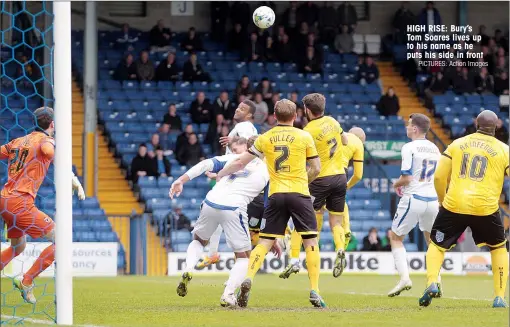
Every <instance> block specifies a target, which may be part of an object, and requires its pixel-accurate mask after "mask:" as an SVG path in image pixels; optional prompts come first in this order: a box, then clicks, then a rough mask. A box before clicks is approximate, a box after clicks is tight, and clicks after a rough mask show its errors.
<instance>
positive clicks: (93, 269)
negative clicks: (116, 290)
mask: <svg viewBox="0 0 510 327" xmlns="http://www.w3.org/2000/svg"><path fill="white" fill-rule="evenodd" d="M50 244H51V243H47V242H44V243H43V242H29V243H27V247H26V249H25V251H23V253H22V254H20V255H19V256H17V257H16V258H15V259H14V260H13V261H11V263H10V264H9V265H7V267H5V269H4V270H3V272H2V277H11V278H13V277H16V276H19V275H20V273H22V272H23V273H24V272H26V271H27V270H28V269H29V268H30V267H31V266H32V264H33V263H34V262H35V260H36V259H37V258H38V257H39V255H40V254H41V252H42V250H44V249H45V248H46V247H48V246H49V245H50ZM8 246H9V244H8V243H1V248H2V249H6V248H7V247H8ZM118 246H119V245H118V243H115V242H112V243H106V242H94V243H86V242H76V243H73V246H72V264H73V276H74V277H107V276H108V277H111V276H117V251H118ZM54 273H55V263H53V264H52V265H51V266H50V267H48V269H46V270H45V271H43V272H42V273H41V275H40V276H41V277H53V276H54Z"/></svg>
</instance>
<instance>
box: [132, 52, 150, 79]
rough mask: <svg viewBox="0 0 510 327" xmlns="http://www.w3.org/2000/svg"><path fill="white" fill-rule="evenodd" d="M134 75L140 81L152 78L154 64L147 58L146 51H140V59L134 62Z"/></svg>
mask: <svg viewBox="0 0 510 327" xmlns="http://www.w3.org/2000/svg"><path fill="white" fill-rule="evenodd" d="M136 76H137V77H138V79H139V80H140V81H152V80H153V79H154V64H153V63H152V61H150V60H149V53H148V52H147V51H142V53H141V54H140V59H139V60H138V61H137V63H136Z"/></svg>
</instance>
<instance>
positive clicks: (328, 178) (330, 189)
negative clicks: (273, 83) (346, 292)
mask: <svg viewBox="0 0 510 327" xmlns="http://www.w3.org/2000/svg"><path fill="white" fill-rule="evenodd" d="M303 104H304V107H305V111H306V116H307V117H308V120H309V121H310V122H309V123H308V125H306V127H305V128H304V130H305V131H307V132H309V133H310V134H311V135H312V138H313V141H314V143H315V147H316V148H317V153H318V154H319V158H320V162H321V171H320V173H319V176H317V178H316V179H315V180H314V181H313V182H311V183H310V194H311V196H312V198H313V199H314V200H313V208H314V210H315V216H316V219H317V230H318V231H319V233H320V231H321V229H322V224H323V210H322V208H323V207H324V206H326V209H327V210H328V211H329V218H330V219H329V220H330V223H331V229H332V231H333V240H334V242H335V246H336V248H337V258H336V260H335V269H334V272H335V271H336V272H339V273H338V274H336V275H335V274H333V276H335V277H338V276H339V275H340V274H341V271H342V270H343V263H344V260H345V253H344V243H345V234H344V231H343V228H342V226H341V223H342V215H343V212H344V206H345V192H346V190H347V178H346V176H345V169H344V167H343V166H342V157H343V155H342V153H343V146H344V145H347V136H345V135H344V132H343V129H342V127H341V126H340V123H338V121H336V120H335V119H334V118H332V117H329V116H325V115H324V113H325V110H326V98H325V97H324V96H323V95H322V94H319V93H311V94H308V95H307V96H305V97H304V98H303ZM293 234H294V235H296V232H294V233H293ZM300 248H301V239H300V238H299V236H294V244H292V238H291V252H294V253H293V254H294V256H296V258H293V260H291V263H290V264H289V265H288V266H287V268H285V271H284V272H283V273H282V274H281V275H280V277H282V278H288V277H289V276H290V274H292V273H297V272H298V271H299V269H300V266H299V259H298V257H299V250H300ZM291 256H292V254H291Z"/></svg>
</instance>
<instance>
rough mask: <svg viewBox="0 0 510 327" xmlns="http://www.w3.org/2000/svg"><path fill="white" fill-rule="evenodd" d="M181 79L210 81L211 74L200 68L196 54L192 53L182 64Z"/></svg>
mask: <svg viewBox="0 0 510 327" xmlns="http://www.w3.org/2000/svg"><path fill="white" fill-rule="evenodd" d="M182 79H183V80H184V81H187V82H210V81H211V76H210V75H209V74H208V73H206V72H205V71H204V70H203V69H202V65H200V64H199V63H198V60H197V55H196V54H194V53H192V54H191V55H190V56H189V60H188V61H187V62H186V63H185V64H184V69H183V74H182Z"/></svg>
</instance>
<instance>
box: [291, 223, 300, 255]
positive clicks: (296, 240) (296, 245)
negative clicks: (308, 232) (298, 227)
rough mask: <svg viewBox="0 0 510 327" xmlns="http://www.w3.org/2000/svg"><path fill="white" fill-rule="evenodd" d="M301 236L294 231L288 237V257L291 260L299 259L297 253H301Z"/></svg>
mask: <svg viewBox="0 0 510 327" xmlns="http://www.w3.org/2000/svg"><path fill="white" fill-rule="evenodd" d="M301 243H302V239H301V235H299V233H298V232H296V231H295V230H293V231H292V234H291V236H290V257H291V258H292V259H296V258H299V252H300V251H301Z"/></svg>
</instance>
